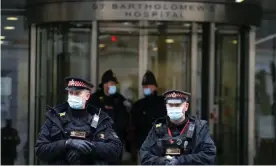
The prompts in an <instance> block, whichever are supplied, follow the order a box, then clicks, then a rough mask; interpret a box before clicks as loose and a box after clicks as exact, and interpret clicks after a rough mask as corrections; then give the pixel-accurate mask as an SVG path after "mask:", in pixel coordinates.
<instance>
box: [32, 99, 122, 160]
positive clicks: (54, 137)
mask: <svg viewBox="0 0 276 166" xmlns="http://www.w3.org/2000/svg"><path fill="white" fill-rule="evenodd" d="M68 106H69V105H68V103H67V102H66V103H64V104H61V105H58V106H56V107H54V108H50V109H49V110H48V111H47V113H46V121H45V122H44V124H43V125H42V127H41V129H40V132H39V135H38V138H37V142H36V145H35V153H36V156H37V157H38V158H39V159H40V160H41V161H42V162H43V163H45V162H46V163H48V164H50V165H58V164H68V162H67V161H66V153H67V151H68V149H66V147H65V141H66V140H67V137H66V133H65V130H64V129H63V126H62V122H61V119H60V114H61V113H64V112H66V111H67V110H68ZM87 112H88V113H90V114H91V115H94V114H95V113H96V114H98V113H99V111H98V109H96V108H95V107H93V106H89V105H88V106H87ZM99 133H104V139H99V138H98V137H97V135H98V134H99ZM92 134H93V136H92V137H90V138H93V139H92V140H90V141H93V143H95V146H96V148H95V152H91V153H93V154H91V160H95V161H91V163H95V164H108V163H112V162H114V161H116V160H117V159H118V157H119V154H120V152H121V150H122V144H121V141H120V140H119V138H118V136H117V135H116V134H115V132H114V131H113V129H112V120H111V119H110V117H109V116H107V115H106V114H105V113H104V112H102V111H101V113H100V115H99V121H98V125H97V127H96V129H95V130H94V132H93V133H92ZM89 163H90V161H89Z"/></svg>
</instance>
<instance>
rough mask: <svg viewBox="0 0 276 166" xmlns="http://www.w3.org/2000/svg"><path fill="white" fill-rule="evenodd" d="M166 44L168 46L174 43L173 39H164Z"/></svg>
mask: <svg viewBox="0 0 276 166" xmlns="http://www.w3.org/2000/svg"><path fill="white" fill-rule="evenodd" d="M166 43H168V44H171V43H174V40H173V39H166Z"/></svg>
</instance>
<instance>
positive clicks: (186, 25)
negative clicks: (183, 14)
mask: <svg viewBox="0 0 276 166" xmlns="http://www.w3.org/2000/svg"><path fill="white" fill-rule="evenodd" d="M183 26H184V27H190V26H191V24H189V23H185V24H183Z"/></svg>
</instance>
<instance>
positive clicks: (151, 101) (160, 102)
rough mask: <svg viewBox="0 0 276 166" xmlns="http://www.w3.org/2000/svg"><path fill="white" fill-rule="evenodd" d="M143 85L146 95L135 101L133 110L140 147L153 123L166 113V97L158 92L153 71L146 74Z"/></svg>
mask: <svg viewBox="0 0 276 166" xmlns="http://www.w3.org/2000/svg"><path fill="white" fill-rule="evenodd" d="M142 86H143V92H144V96H145V97H144V98H142V99H140V100H138V101H137V102H136V103H134V105H133V107H132V110H131V116H132V121H133V124H134V127H135V135H136V146H137V148H138V149H140V147H141V145H142V143H143V142H144V140H145V139H146V137H147V135H148V133H149V131H150V129H151V127H152V123H153V122H155V120H156V119H157V118H160V117H164V116H165V115H166V107H165V101H164V97H163V96H159V95H158V94H157V88H158V85H157V82H156V79H155V76H154V74H153V73H152V72H151V71H149V70H148V71H147V72H146V73H145V74H144V77H143V81H142ZM141 119H142V120H141Z"/></svg>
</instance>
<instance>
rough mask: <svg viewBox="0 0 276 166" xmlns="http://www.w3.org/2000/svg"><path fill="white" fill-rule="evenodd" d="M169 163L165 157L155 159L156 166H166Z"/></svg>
mask: <svg viewBox="0 0 276 166" xmlns="http://www.w3.org/2000/svg"><path fill="white" fill-rule="evenodd" d="M169 162H170V160H168V159H167V158H165V157H160V158H158V159H157V163H156V164H157V165H167V164H168V163H169Z"/></svg>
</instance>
